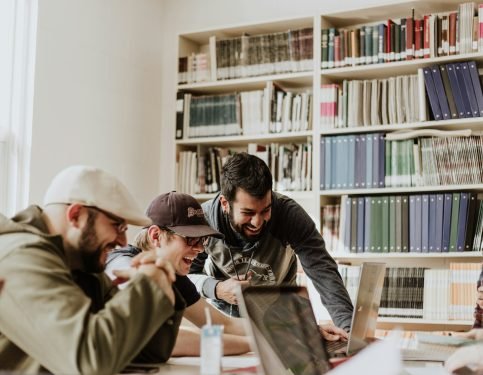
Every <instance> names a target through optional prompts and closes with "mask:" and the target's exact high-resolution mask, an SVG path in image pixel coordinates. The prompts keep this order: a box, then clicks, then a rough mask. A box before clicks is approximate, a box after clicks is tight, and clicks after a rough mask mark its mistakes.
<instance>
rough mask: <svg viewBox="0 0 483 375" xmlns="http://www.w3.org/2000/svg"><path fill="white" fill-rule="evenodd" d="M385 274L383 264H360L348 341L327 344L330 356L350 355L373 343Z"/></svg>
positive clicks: (384, 265)
mask: <svg viewBox="0 0 483 375" xmlns="http://www.w3.org/2000/svg"><path fill="white" fill-rule="evenodd" d="M385 274H386V264H385V263H375V262H364V263H362V265H361V274H360V278H359V286H358V288H357V295H356V304H355V306H354V313H353V314H352V323H351V331H350V333H349V340H348V341H347V342H343V341H329V342H327V351H328V352H329V353H330V354H332V353H333V354H334V355H338V356H340V355H352V354H354V353H357V352H358V351H359V350H361V349H363V348H365V347H366V346H367V344H369V343H371V342H373V341H374V337H375V333H376V325H377V316H378V313H379V304H380V302H381V295H382V288H383V286H384V276H385Z"/></svg>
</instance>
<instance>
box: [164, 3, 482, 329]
mask: <svg viewBox="0 0 483 375" xmlns="http://www.w3.org/2000/svg"><path fill="white" fill-rule="evenodd" d="M460 3H462V2H461V1H445V2H441V1H431V0H423V1H417V2H407V3H403V4H395V5H387V6H379V7H375V8H367V9H357V10H351V11H344V12H340V13H332V14H316V15H311V16H309V17H305V18H297V19H288V20H274V21H269V22H266V23H263V24H256V25H241V26H233V27H227V28H224V29H219V30H206V31H200V32H191V33H186V34H181V35H179V37H178V56H179V57H184V56H189V55H192V54H197V53H203V52H206V54H207V56H209V55H210V48H211V49H212V50H211V51H212V52H213V47H214V45H215V44H214V40H215V39H216V40H222V39H229V38H238V37H241V36H242V35H261V34H270V33H280V32H286V31H288V30H297V29H306V28H312V29H313V64H312V68H311V69H305V70H304V71H297V72H284V73H278V74H270V75H259V76H250V77H245V78H236V79H224V80H217V79H216V78H215V79H208V80H206V81H203V82H196V83H182V84H179V85H178V87H177V92H178V93H190V94H192V95H212V94H226V93H232V92H235V91H236V92H241V91H250V90H263V89H264V88H265V87H266V85H267V82H272V81H273V82H275V83H276V84H277V85H279V86H281V87H283V88H284V89H286V90H287V91H289V90H293V91H294V92H297V91H304V90H305V91H310V92H311V94H312V124H311V127H310V129H309V130H304V131H297V132H296V131H291V132H279V133H266V134H256V135H234V136H217V137H197V138H186V137H185V138H183V139H177V140H176V141H175V142H176V153H177V159H176V160H178V162H181V161H180V158H179V155H180V153H181V152H183V151H194V152H197V153H198V154H200V153H202V152H204V150H206V149H207V148H208V147H227V148H231V149H233V150H246V147H247V145H248V143H272V142H274V143H295V144H300V143H305V142H306V143H308V144H310V145H311V149H312V151H311V153H312V179H311V189H307V190H306V191H283V193H284V194H286V195H288V196H291V197H293V198H294V199H295V200H297V201H298V202H299V203H300V204H301V205H302V206H303V207H304V208H305V209H306V210H307V212H308V213H309V214H310V215H311V217H312V218H313V219H314V221H315V222H316V224H317V226H318V227H319V228H321V216H320V215H321V207H323V206H325V205H328V204H334V203H340V201H341V197H343V196H346V195H347V196H352V197H363V196H369V195H370V196H383V195H387V196H391V195H398V194H399V195H400V194H424V193H428V194H429V193H444V192H454V191H464V192H483V184H482V183H479V184H471V185H468V184H465V185H442V186H417V187H388V188H370V189H348V190H346V189H344V190H341V189H337V190H336V189H331V190H321V188H320V184H319V182H320V179H321V176H320V171H321V146H320V144H321V139H322V138H323V137H328V136H336V135H337V136H340V135H345V134H351V135H361V134H372V133H376V132H378V133H383V134H387V133H392V132H394V131H398V130H411V129H440V130H458V129H462V128H463V129H472V130H475V131H483V117H474V118H463V119H451V120H444V121H421V122H411V123H404V124H391V125H375V126H360V127H348V128H336V129H326V128H321V126H320V125H319V124H320V120H321V111H320V102H321V99H322V98H321V93H320V87H321V85H324V84H333V83H335V84H342V82H343V81H344V80H369V79H383V78H389V77H393V76H398V75H407V74H417V70H418V69H419V68H424V67H428V66H432V65H437V64H446V63H451V62H460V61H468V60H474V61H476V62H477V64H479V65H480V67H483V66H482V65H483V52H476V53H466V54H456V55H450V56H441V57H435V58H421V59H413V60H407V61H406V60H404V61H392V62H387V63H376V64H368V65H355V66H347V67H337V68H329V69H322V66H321V59H322V51H321V43H322V40H321V39H322V38H321V30H322V29H328V28H332V27H333V28H354V27H357V26H358V25H371V24H376V23H379V22H386V21H387V20H388V19H399V18H403V17H410V16H411V9H412V8H414V10H415V12H416V14H417V15H425V14H434V13H440V12H449V11H454V10H455V9H457V7H458V4H460ZM210 39H211V46H210ZM210 70H211V71H210V74H211V77H213V78H214V77H215V76H216V75H215V73H214V72H213V71H212V69H210ZM173 95H174V93H173ZM181 97H182V96H181ZM179 105H181V108H182V104H179ZM181 108H178V111H179V110H181ZM428 110H429V107H428ZM173 126H175V124H173ZM480 168H483V166H480ZM194 195H195V196H196V197H197V198H198V199H199V200H200V201H203V200H207V199H210V198H211V197H213V196H214V194H194ZM332 255H333V257H334V258H335V259H336V260H337V261H339V262H342V263H350V264H353V265H358V264H361V263H362V262H364V261H383V262H386V263H387V265H388V266H390V267H427V268H433V269H434V268H441V269H447V268H448V267H449V265H450V263H461V262H470V263H478V262H481V261H482V252H481V251H468V252H466V251H465V252H446V253H431V252H428V253H411V252H407V253H401V252H399V253H397V252H394V253H389V252H388V253H347V252H346V253H341V252H338V251H336V249H334V251H333V252H332ZM475 282H476V280H475ZM471 324H472V321H470V320H463V321H461V320H428V319H418V318H379V323H378V326H379V327H380V328H389V327H393V326H403V327H404V328H406V329H418V330H445V329H467V328H469V327H470V325H471Z"/></svg>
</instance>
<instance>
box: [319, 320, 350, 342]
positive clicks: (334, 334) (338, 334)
mask: <svg viewBox="0 0 483 375" xmlns="http://www.w3.org/2000/svg"><path fill="white" fill-rule="evenodd" d="M319 330H320V333H321V334H322V336H324V339H326V340H327V341H338V340H343V341H347V340H348V339H349V335H348V334H347V332H346V331H344V330H343V329H342V328H339V327H336V326H335V325H333V324H321V325H319Z"/></svg>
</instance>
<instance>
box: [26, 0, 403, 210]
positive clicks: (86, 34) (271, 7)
mask: <svg viewBox="0 0 483 375" xmlns="http://www.w3.org/2000/svg"><path fill="white" fill-rule="evenodd" d="M388 2H390V1H389V0H364V1H362V0H346V1H331V2H327V1H320V0H297V1H293V0H243V1H240V0H203V1H201V0H102V1H99V0H41V1H39V20H38V38H37V60H36V72H35V73H36V76H35V97H34V116H33V138H32V144H33V146H32V147H33V148H32V163H31V178H30V199H29V201H30V202H41V200H42V197H43V194H44V192H45V189H46V187H47V185H48V183H49V182H50V180H51V178H52V177H53V175H55V174H56V173H57V172H58V171H59V170H60V169H62V168H63V167H65V166H67V165H71V164H74V163H84V164H92V165H97V166H100V167H102V168H105V169H106V170H109V171H110V172H112V173H114V174H116V175H117V176H119V177H120V178H121V179H122V180H123V181H124V182H125V183H126V184H127V185H128V187H129V189H130V190H131V191H132V192H133V194H134V195H135V197H136V198H137V200H138V202H139V203H140V205H141V206H143V207H144V206H146V205H147V203H148V202H149V201H150V199H151V198H152V197H153V196H155V195H156V194H157V193H159V192H164V191H168V190H171V189H173V188H174V186H175V181H174V177H175V169H174V163H175V152H174V148H175V147H174V123H175V122H174V119H175V110H174V108H175V93H176V71H177V55H176V51H177V35H178V34H179V33H186V32H190V31H197V30H204V29H214V28H221V27H225V26H228V25H236V24H245V23H257V22H260V23H262V22H266V21H269V20H272V19H284V18H292V17H304V16H307V15H309V16H313V15H315V14H321V13H327V12H334V11H338V10H345V9H352V8H358V7H363V6H364V7H365V6H370V5H379V4H383V3H388ZM393 2H394V1H393Z"/></svg>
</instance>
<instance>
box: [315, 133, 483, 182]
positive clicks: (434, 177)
mask: <svg viewBox="0 0 483 375" xmlns="http://www.w3.org/2000/svg"><path fill="white" fill-rule="evenodd" d="M464 132H466V134H468V136H450V135H451V134H463V132H461V133H460V132H458V133H453V132H452V131H449V132H444V131H437V130H427V131H425V132H424V133H422V132H421V131H414V132H411V133H409V132H408V133H407V134H406V136H407V137H408V138H409V139H406V140H396V139H394V140H393V139H392V138H396V137H397V136H398V135H394V134H388V135H386V136H385V135H384V134H382V133H370V134H361V135H341V136H329V137H322V138H321V140H320V189H322V190H332V189H364V188H383V187H409V186H438V185H447V184H481V183H483V170H482V169H481V165H483V151H482V150H483V136H481V135H474V136H473V135H469V134H472V132H471V130H465V131H464ZM418 134H427V135H431V134H434V135H435V136H433V137H427V136H426V137H424V136H418Z"/></svg>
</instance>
